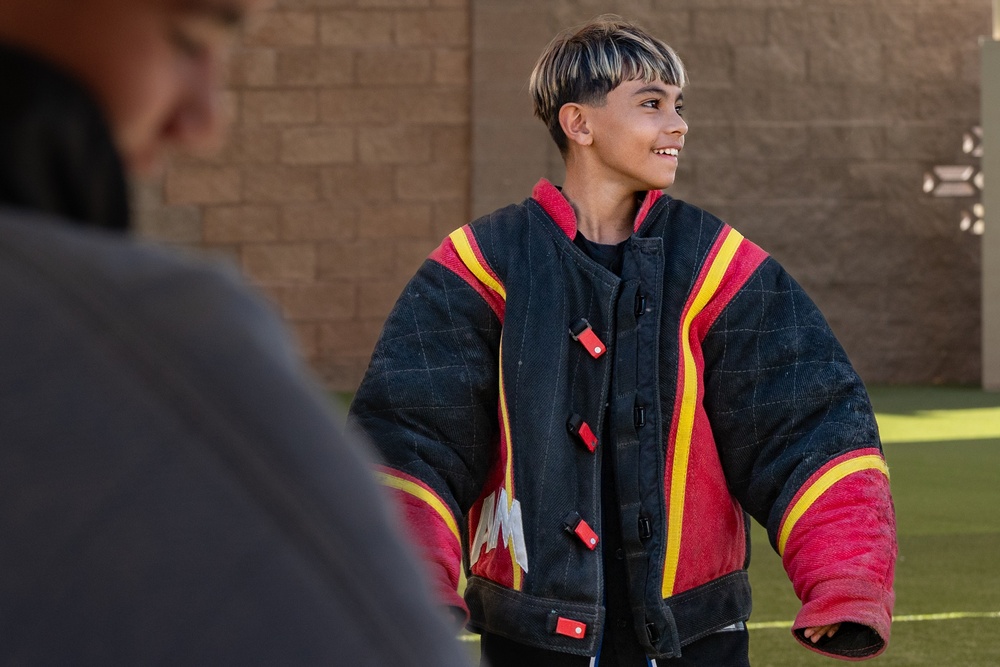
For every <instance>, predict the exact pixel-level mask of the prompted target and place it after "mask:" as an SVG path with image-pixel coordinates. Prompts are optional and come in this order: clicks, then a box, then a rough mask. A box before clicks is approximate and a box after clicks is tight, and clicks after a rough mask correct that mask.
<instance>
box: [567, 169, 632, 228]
mask: <svg viewBox="0 0 1000 667" xmlns="http://www.w3.org/2000/svg"><path fill="white" fill-rule="evenodd" d="M562 193H563V196H565V197H566V199H567V201H569V203H570V205H571V206H572V207H573V211H574V212H575V213H576V228H577V230H578V231H579V232H580V233H581V234H583V235H584V237H586V238H587V240H589V241H593V242H594V243H602V244H608V245H615V244H618V243H621V242H622V241H624V240H625V239H627V238H628V237H629V236H631V235H632V227H633V225H634V223H635V215H636V211H637V209H638V206H639V204H638V202H637V201H636V196H635V192H632V191H629V190H627V189H625V188H622V187H621V186H620V185H619V184H616V183H608V182H606V181H605V182H603V183H602V182H596V183H595V182H594V181H593V179H584V178H579V177H578V176H576V175H575V174H573V172H572V170H567V172H566V180H565V181H564V182H563V188H562Z"/></svg>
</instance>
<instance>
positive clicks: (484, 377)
mask: <svg viewBox="0 0 1000 667" xmlns="http://www.w3.org/2000/svg"><path fill="white" fill-rule="evenodd" d="M499 342H500V321H499V318H498V316H497V313H495V312H494V310H493V309H492V308H491V307H490V305H489V304H488V303H487V302H486V300H485V299H484V298H483V297H482V296H481V295H480V293H478V292H477V291H476V290H475V289H473V287H471V286H470V284H469V283H468V282H467V281H466V280H464V279H463V278H461V277H459V275H458V274H457V273H456V271H455V270H453V269H451V268H447V267H446V266H445V265H444V264H442V263H439V262H438V261H434V259H429V260H427V261H426V262H425V263H424V265H423V266H422V267H421V268H420V270H419V271H418V272H417V274H416V276H414V278H413V279H412V280H411V281H410V283H409V284H408V285H407V286H406V288H405V289H404V291H403V293H402V295H401V296H400V298H399V300H398V302H397V303H396V306H395V307H394V309H393V310H392V312H391V313H390V315H389V318H388V320H387V321H386V324H385V327H384V329H383V332H382V336H381V338H380V340H379V341H378V344H377V345H376V348H375V351H374V354H373V356H372V360H371V364H370V366H369V368H368V371H367V373H366V375H365V378H364V380H363V381H362V383H361V386H360V388H359V389H358V392H357V394H356V395H355V398H354V402H353V404H352V406H351V416H352V419H353V421H354V422H355V423H356V424H358V425H359V426H360V427H361V428H362V429H363V430H364V431H365V432H366V433H367V435H368V437H369V438H370V439H371V440H372V441H373V442H374V444H375V446H376V448H377V450H378V451H379V452H380V454H381V456H382V459H383V461H384V463H385V465H384V467H383V468H382V469H381V470H380V475H379V477H380V479H381V481H382V482H383V484H384V485H385V486H386V487H388V488H389V489H390V490H391V493H392V494H393V495H394V496H395V498H396V500H397V501H398V503H397V504H398V506H399V507H400V508H401V509H402V515H403V520H404V521H405V523H406V524H407V527H408V529H409V533H410V535H411V537H412V538H413V540H414V541H415V542H416V543H417V545H418V546H419V547H420V548H421V550H422V552H423V556H424V559H425V561H427V562H428V563H429V565H430V568H431V573H430V574H431V577H432V581H433V582H434V585H435V588H436V590H437V592H438V595H439V597H440V598H441V600H442V601H443V602H444V603H445V604H447V605H449V606H451V607H453V608H455V609H456V610H460V611H461V613H463V614H467V609H466V607H465V603H464V601H463V600H462V599H461V597H460V596H459V595H458V593H457V591H456V589H457V586H458V581H459V568H460V563H461V554H462V548H461V544H462V537H461V535H462V529H461V525H462V520H463V516H464V514H465V513H466V512H467V511H468V509H469V507H470V506H471V505H472V504H473V503H474V502H475V500H476V499H477V497H478V495H479V491H480V489H481V488H482V485H483V481H484V477H485V475H486V473H487V470H488V468H489V465H490V463H491V461H492V459H493V457H494V456H495V450H496V438H497V432H498V431H497V400H498V386H499V383H498V378H497V359H498V353H499Z"/></svg>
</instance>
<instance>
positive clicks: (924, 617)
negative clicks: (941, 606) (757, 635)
mask: <svg viewBox="0 0 1000 667" xmlns="http://www.w3.org/2000/svg"><path fill="white" fill-rule="evenodd" d="M967 618H1000V611H952V612H947V613H943V614H910V615H909V616H895V617H893V619H892V622H893V623H913V622H915V621H955V620H960V619H967ZM790 627H792V622H791V621H765V622H761V623H747V630H769V629H772V628H790Z"/></svg>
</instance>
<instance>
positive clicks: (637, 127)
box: [352, 16, 896, 667]
mask: <svg viewBox="0 0 1000 667" xmlns="http://www.w3.org/2000/svg"><path fill="white" fill-rule="evenodd" d="M685 83H686V74H685V70H684V67H683V65H682V63H681V61H680V60H679V59H678V58H677V56H676V54H675V53H674V52H673V51H672V50H671V49H670V47H668V46H667V45H665V44H664V43H662V42H660V41H659V40H656V39H655V38H653V37H651V36H649V35H648V34H646V33H645V32H643V31H642V30H641V29H639V28H637V27H636V26H634V25H631V24H629V23H626V22H624V21H622V20H621V19H618V18H617V17H611V16H604V17H600V18H598V19H595V20H594V21H592V22H591V23H589V24H587V25H586V26H584V27H582V28H580V29H579V30H577V31H576V32H573V33H567V34H564V35H561V36H559V37H557V38H556V39H555V40H554V41H553V42H552V43H551V44H550V45H549V46H548V47H547V48H546V50H545V52H544V53H543V54H542V56H541V58H540V59H539V61H538V64H537V65H536V66H535V70H534V72H533V73H532V76H531V81H530V85H529V87H530V90H531V93H532V96H533V99H534V104H535V112H536V114H537V115H538V116H539V117H540V118H541V120H542V121H543V122H544V123H545V124H546V126H547V127H548V129H549V131H550V133H551V135H552V138H553V140H554V141H555V142H556V144H557V145H558V146H559V148H560V151H561V152H562V155H563V158H564V160H565V163H566V179H565V181H564V184H563V187H562V189H561V190H560V189H559V188H556V187H555V186H554V185H552V184H551V183H549V182H548V181H546V180H544V179H543V180H542V181H540V182H539V183H538V185H537V186H536V187H535V189H534V192H533V193H532V196H531V198H529V199H527V200H526V201H524V202H523V203H521V204H517V205H512V206H508V207H506V208H503V209H501V210H498V211H495V212H494V213H492V214H490V215H488V216H485V217H484V218H482V219H480V220H478V221H476V222H474V223H472V224H471V225H466V226H465V227H462V228H461V229H459V230H456V231H455V232H454V233H452V234H451V235H450V236H449V237H448V238H447V239H446V240H445V241H444V242H443V243H442V244H441V246H440V247H439V248H438V249H437V250H435V251H434V253H432V254H431V256H430V258H429V259H428V261H427V262H425V263H424V265H423V267H421V269H420V270H419V271H418V272H417V274H416V276H414V278H413V279H412V280H411V282H410V283H409V285H408V286H407V287H406V289H405V290H404V292H403V294H402V296H401V297H400V299H399V301H398V303H397V304H396V307H395V308H394V310H393V312H392V313H391V314H390V316H389V319H388V321H387V323H386V325H385V329H384V331H383V334H382V337H381V339H380V341H379V343H378V345H377V347H376V349H375V352H374V354H373V357H372V361H371V365H370V367H369V369H368V373H367V375H366V377H365V379H364V381H363V383H362V385H361V387H360V389H359V391H358V393H357V395H356V397H355V402H354V405H353V406H352V414H353V416H354V419H355V420H356V421H357V423H358V424H360V425H361V426H362V427H363V428H364V429H365V430H366V431H367V432H368V434H369V435H370V436H371V438H372V439H373V440H374V442H375V443H376V445H377V446H378V447H379V448H380V450H381V452H382V454H383V457H384V459H385V462H386V463H385V467H383V468H382V470H381V476H382V480H383V482H384V483H385V484H386V485H387V486H388V487H390V488H391V489H393V491H394V493H395V494H396V497H397V499H398V502H399V504H400V506H401V507H402V508H403V509H404V512H405V514H406V517H407V519H408V523H409V525H410V527H411V529H412V531H411V532H412V533H413V536H414V539H415V540H416V541H417V542H418V543H419V544H420V545H421V546H422V547H423V551H424V554H425V556H426V559H427V560H428V562H429V563H430V564H431V569H432V575H433V576H434V577H435V578H436V580H437V582H438V589H439V592H440V595H441V597H442V599H443V600H444V601H445V603H446V604H448V605H450V606H451V607H452V608H454V609H456V610H458V611H460V613H461V615H462V616H464V615H465V614H466V613H468V614H469V615H470V621H469V627H470V628H471V629H473V630H474V631H477V632H479V633H481V634H482V654H483V658H484V662H485V661H488V662H489V664H491V665H494V667H503V666H504V665H526V664H527V665H546V666H549V667H551V666H559V665H567V666H571V665H572V666H576V665H578V666H581V667H583V666H584V665H602V666H609V665H611V666H617V665H622V666H627V667H639V666H640V665H648V664H659V665H660V666H661V667H662V666H663V665H694V664H707V665H745V664H747V660H748V658H747V646H748V637H747V631H746V626H745V621H746V620H747V618H748V617H749V615H750V607H751V605H750V590H749V583H748V579H747V575H746V567H747V565H748V564H749V548H748V545H749V542H748V539H747V536H748V530H749V527H748V522H747V516H748V515H750V516H752V517H753V518H754V519H756V520H757V521H758V522H760V523H761V524H763V525H764V526H765V527H766V528H767V530H768V534H769V537H770V539H771V543H772V545H773V546H774V548H775V549H776V550H777V551H778V552H779V553H780V554H781V555H782V559H783V562H784V565H785V568H786V571H787V572H788V574H789V577H790V579H791V581H792V583H793V586H794V588H795V591H796V593H797V594H798V596H799V598H800V599H801V600H802V603H803V607H802V610H801V612H800V613H799V615H798V618H797V619H796V621H795V625H794V628H793V631H794V634H795V636H796V638H797V639H798V640H799V641H800V642H801V643H802V644H803V645H805V646H807V647H809V648H812V649H813V650H817V651H820V652H823V653H826V654H829V655H834V656H839V657H847V658H854V659H857V658H865V657H871V656H873V655H877V654H878V653H880V652H881V651H883V650H884V648H885V646H886V642H887V641H888V637H889V626H890V619H891V609H892V604H893V593H892V578H893V567H894V562H895V552H896V547H895V523H894V517H893V512H892V501H891V497H890V494H889V486H888V472H887V469H886V466H885V462H884V459H883V456H882V451H881V445H880V442H879V438H878V431H877V427H876V425H875V420H874V416H873V414H872V410H871V406H870V403H869V401H868V397H867V394H866V392H865V389H864V386H863V385H862V383H861V381H860V379H859V378H858V376H857V374H856V373H855V372H854V370H853V369H852V367H851V365H850V363H849V361H848V360H847V358H846V356H845V354H844V352H843V349H842V348H841V347H840V345H839V344H838V343H837V341H836V339H835V338H834V336H833V334H832V332H831V331H830V329H829V327H828V326H827V324H826V322H825V320H824V319H823V317H822V315H821V314H820V313H819V311H818V310H817V309H816V307H815V305H813V303H812V302H811V301H810V300H809V298H808V297H807V296H806V295H805V293H804V292H803V291H802V289H801V288H800V287H799V286H798V285H797V284H796V283H795V282H794V280H792V279H791V277H789V276H788V274H787V273H785V271H784V270H783V269H782V268H781V267H780V266H779V265H778V264H777V263H776V262H775V261H774V260H773V259H771V258H770V257H768V256H767V254H766V253H765V252H764V251H762V250H761V249H760V248H758V247H757V246H755V245H754V244H752V243H750V242H749V241H747V240H746V239H744V238H743V237H742V236H741V235H740V234H739V233H738V232H737V231H736V230H734V229H732V228H731V227H729V226H728V225H726V224H725V223H723V222H722V221H721V220H719V219H718V218H716V217H714V216H712V215H711V214H709V213H707V212H705V211H703V210H701V209H699V208H696V207H694V206H692V205H690V204H687V203H685V202H681V201H678V200H674V199H672V198H670V197H668V196H665V195H664V194H663V193H662V191H661V190H662V189H664V188H667V187H669V186H670V185H672V184H673V181H674V178H675V175H676V170H677V164H678V160H679V159H680V158H681V157H682V155H683V149H684V139H685V136H686V133H687V129H688V126H687V123H686V122H685V120H684V118H683V117H682V111H683V99H682V89H683V87H684V85H685ZM460 560H462V561H463V562H464V565H465V572H466V575H467V576H468V586H467V588H466V591H465V598H464V600H463V599H462V598H460V597H458V595H457V593H456V590H455V589H456V584H457V582H458V564H459V561H460Z"/></svg>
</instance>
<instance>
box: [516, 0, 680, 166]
mask: <svg viewBox="0 0 1000 667" xmlns="http://www.w3.org/2000/svg"><path fill="white" fill-rule="evenodd" d="M638 79H642V80H643V81H645V82H647V83H651V82H653V81H656V80H660V81H663V83H666V84H668V85H672V86H678V87H680V88H683V87H684V85H685V84H686V83H687V72H686V71H685V69H684V64H683V63H682V62H681V60H680V58H678V57H677V54H676V53H674V50H673V49H672V48H670V47H669V46H668V45H667V44H666V43H664V42H663V41H661V40H659V39H657V38H655V37H653V36H652V35H650V34H649V33H647V32H646V31H644V30H643V29H642V28H640V27H638V26H636V25H634V24H632V23H629V22H627V21H625V20H624V19H622V18H621V17H619V16H616V15H614V14H604V15H602V16H598V17H597V18H595V19H593V20H592V21H590V22H589V23H587V24H586V25H584V26H583V27H581V28H575V29H570V30H567V31H564V32H562V33H560V34H559V35H557V36H556V37H555V39H553V40H552V41H551V42H549V45H548V46H546V47H545V50H544V51H542V55H541V56H540V57H539V59H538V62H537V63H535V68H534V70H532V72H531V79H530V80H529V82H528V89H529V91H530V93H531V97H532V100H533V102H534V107H535V115H536V116H538V117H539V118H540V119H541V120H542V122H544V123H545V125H546V126H547V127H548V128H549V133H550V134H551V135H552V138H553V139H554V140H555V142H556V145H557V146H559V150H560V151H561V152H562V153H563V154H565V153H566V150H567V149H568V140H567V139H566V134H565V133H564V132H563V129H562V126H561V125H560V124H559V110H560V109H561V108H562V107H563V105H564V104H568V103H570V102H575V103H578V104H589V105H592V106H599V105H601V104H603V103H604V101H605V99H606V97H607V95H608V93H609V92H611V91H612V90H614V89H615V88H617V87H618V86H619V85H621V84H622V83H623V82H625V81H633V80H638Z"/></svg>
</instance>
